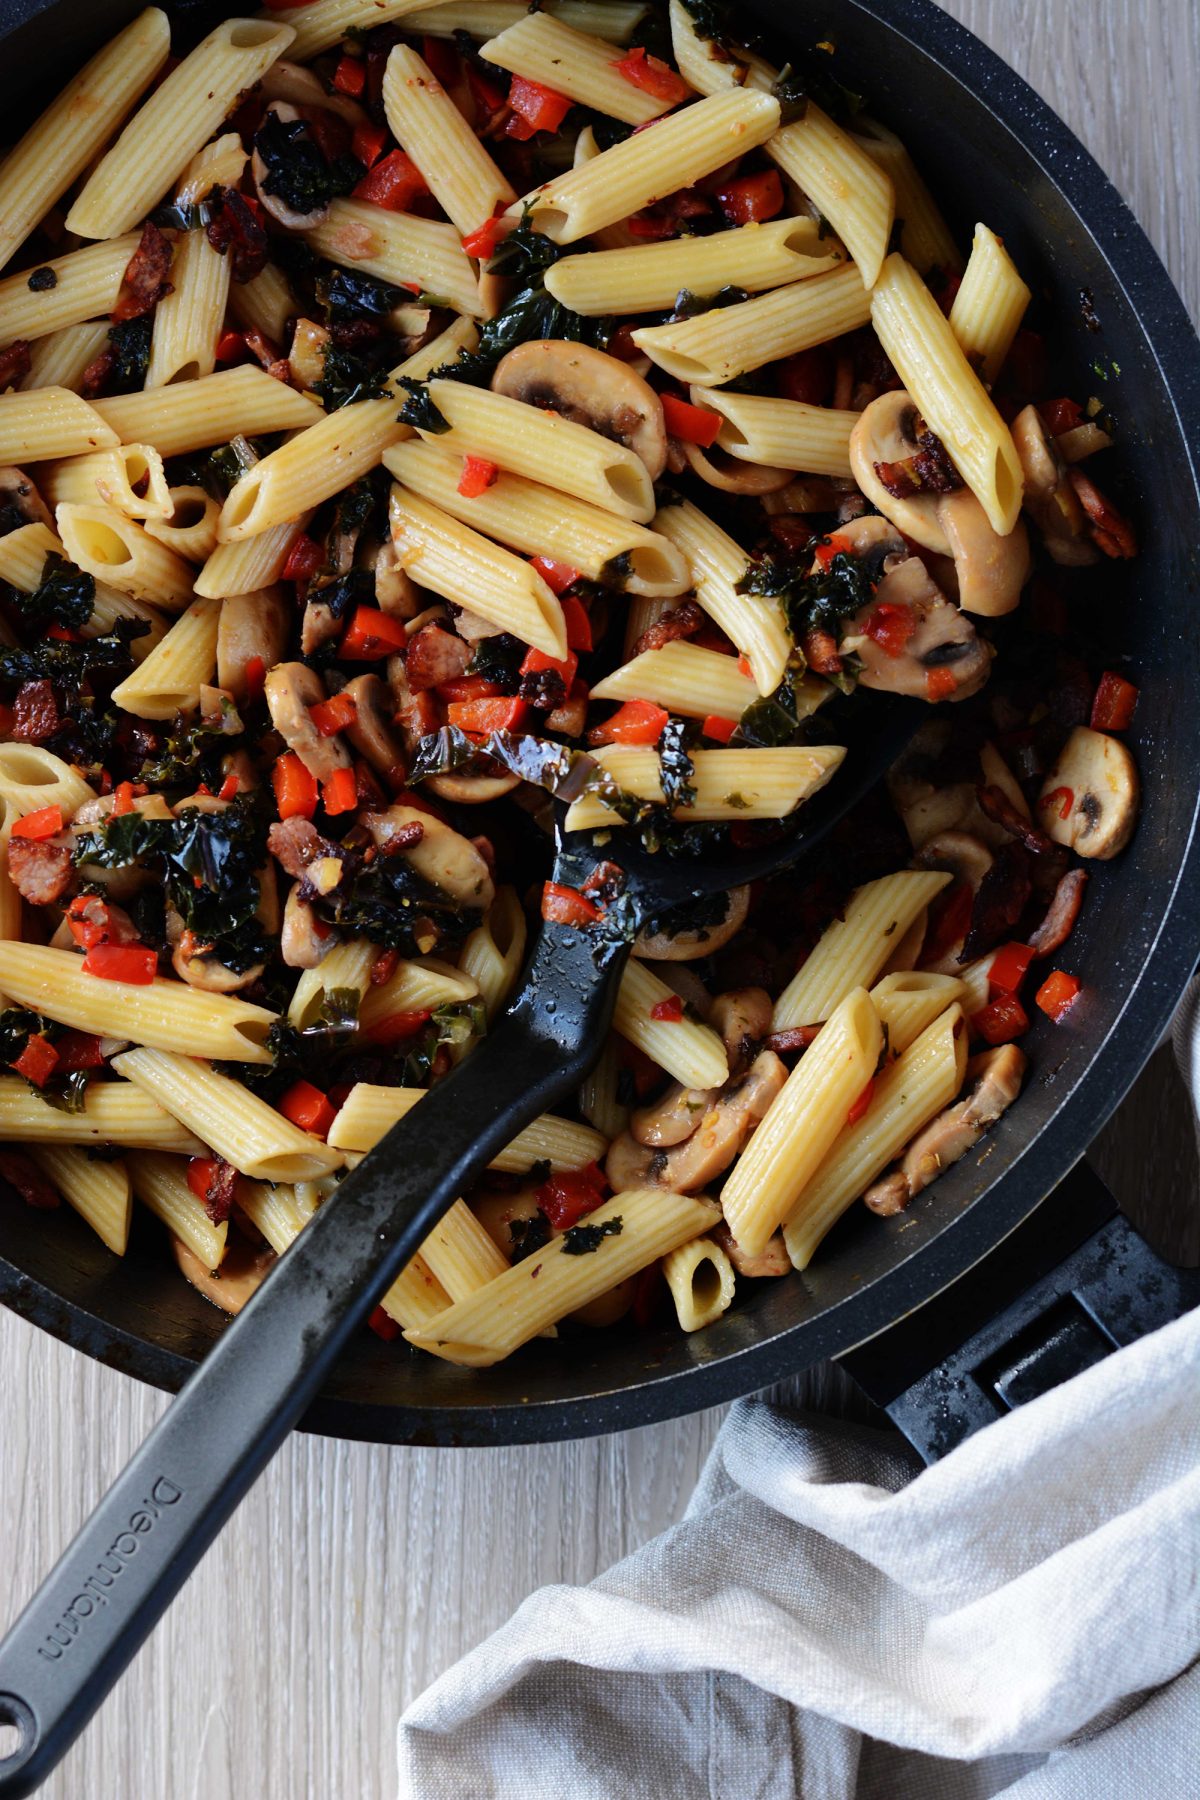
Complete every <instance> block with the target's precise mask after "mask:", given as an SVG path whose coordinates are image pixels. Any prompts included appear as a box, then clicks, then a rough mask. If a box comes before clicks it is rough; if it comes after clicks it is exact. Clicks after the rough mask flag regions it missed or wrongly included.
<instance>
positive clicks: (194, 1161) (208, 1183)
mask: <svg viewBox="0 0 1200 1800" xmlns="http://www.w3.org/2000/svg"><path fill="white" fill-rule="evenodd" d="M220 1167H221V1158H220V1157H219V1156H193V1157H192V1158H191V1159H190V1160H189V1162H188V1166H187V1184H188V1186H189V1187H190V1188H191V1190H192V1192H193V1194H195V1196H196V1198H197V1200H199V1201H200V1202H201V1204H203V1203H204V1202H205V1201H206V1200H207V1199H208V1195H209V1190H210V1188H211V1187H212V1184H213V1179H214V1177H215V1176H216V1175H217V1173H218V1171H219V1170H220Z"/></svg>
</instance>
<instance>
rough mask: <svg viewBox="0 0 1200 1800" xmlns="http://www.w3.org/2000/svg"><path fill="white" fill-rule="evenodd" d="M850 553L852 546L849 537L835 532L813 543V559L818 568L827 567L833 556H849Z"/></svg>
mask: <svg viewBox="0 0 1200 1800" xmlns="http://www.w3.org/2000/svg"><path fill="white" fill-rule="evenodd" d="M852 553H853V546H852V545H851V543H850V540H849V538H844V537H839V536H838V535H837V533H836V532H834V533H833V535H832V536H831V537H827V538H822V539H821V541H820V543H819V544H814V545H813V559H814V561H815V562H816V565H817V567H818V569H827V568H828V567H829V565H830V563H831V562H832V561H833V559H834V557H835V556H850V555H851V554H852Z"/></svg>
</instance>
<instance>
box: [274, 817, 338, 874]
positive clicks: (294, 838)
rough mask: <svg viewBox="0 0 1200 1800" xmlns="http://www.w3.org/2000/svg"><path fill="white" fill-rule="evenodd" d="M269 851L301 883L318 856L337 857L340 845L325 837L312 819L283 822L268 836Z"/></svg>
mask: <svg viewBox="0 0 1200 1800" xmlns="http://www.w3.org/2000/svg"><path fill="white" fill-rule="evenodd" d="M267 849H268V850H269V851H270V852H271V855H272V856H273V857H274V858H275V860H276V861H277V862H278V863H279V864H280V866H281V867H282V869H283V871H284V873H285V874H287V875H290V876H291V877H292V879H293V880H294V881H296V880H299V878H300V876H301V875H303V874H304V872H305V870H306V869H307V868H308V865H309V863H311V862H315V861H316V859H317V857H318V856H336V855H337V845H336V844H332V843H330V842H329V840H328V839H327V838H323V837H322V836H321V834H320V832H319V831H318V830H317V828H316V826H315V825H314V824H313V823H312V821H311V820H310V819H302V818H300V817H299V815H296V816H295V817H293V818H290V819H282V820H280V821H279V822H278V823H277V824H274V825H272V826H271V829H270V831H268V833H267Z"/></svg>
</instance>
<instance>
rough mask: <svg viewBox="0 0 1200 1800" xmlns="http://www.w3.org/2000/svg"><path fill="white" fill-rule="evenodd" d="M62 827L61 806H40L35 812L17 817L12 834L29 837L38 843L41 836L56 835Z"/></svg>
mask: <svg viewBox="0 0 1200 1800" xmlns="http://www.w3.org/2000/svg"><path fill="white" fill-rule="evenodd" d="M62 828H63V816H62V807H61V806H42V807H39V808H38V810H37V812H31V813H26V814H25V817H24V818H23V819H18V820H17V822H16V824H15V825H14V826H13V828H12V835H13V837H15V838H31V839H33V840H34V842H35V843H40V842H41V840H42V839H43V838H52V837H55V836H57V834H58V833H59V832H60V831H61V830H62Z"/></svg>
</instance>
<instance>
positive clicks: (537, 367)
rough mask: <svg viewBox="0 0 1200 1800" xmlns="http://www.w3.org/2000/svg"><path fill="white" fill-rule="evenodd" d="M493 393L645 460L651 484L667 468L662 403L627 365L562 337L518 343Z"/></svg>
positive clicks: (499, 371)
mask: <svg viewBox="0 0 1200 1800" xmlns="http://www.w3.org/2000/svg"><path fill="white" fill-rule="evenodd" d="M492 388H493V390H494V391H495V392H496V393H497V394H507V395H508V396H509V398H510V399H513V400H524V401H526V402H527V403H528V404H529V405H530V406H540V407H543V408H546V409H548V410H549V411H551V412H556V413H561V414H562V416H563V418H564V419H571V420H573V421H574V422H575V424H577V425H587V426H588V427H590V429H591V430H592V431H598V432H599V433H600V435H601V437H606V438H612V439H614V440H615V441H616V442H617V443H618V444H624V445H625V446H626V448H627V449H630V450H632V451H633V452H634V454H635V455H636V456H640V457H641V459H642V461H643V462H644V463H645V465H646V470H647V473H648V474H649V476H650V479H651V481H657V480H658V478H659V476H660V475H661V474H662V472H663V470H664V469H665V468H666V465H667V428H666V425H665V424H664V422H663V409H662V401H661V400H660V399H659V397H658V395H657V394H656V393H655V391H654V389H653V388H652V387H651V386H650V384H649V382H647V381H643V380H642V377H641V376H640V375H636V374H635V373H634V372H633V370H632V369H631V368H630V366H629V364H628V363H623V362H619V361H618V360H617V358H616V357H615V356H609V355H607V354H606V353H605V352H604V351H603V350H593V349H591V347H590V346H589V345H587V344H575V343H571V342H570V341H569V340H567V339H562V338H537V339H533V340H531V341H530V342H529V343H525V344H518V345H517V347H516V349H515V350H510V351H509V353H508V355H507V356H505V357H503V358H502V359H501V360H500V362H499V363H498V364H497V367H496V372H495V374H494V375H493V376H492Z"/></svg>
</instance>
